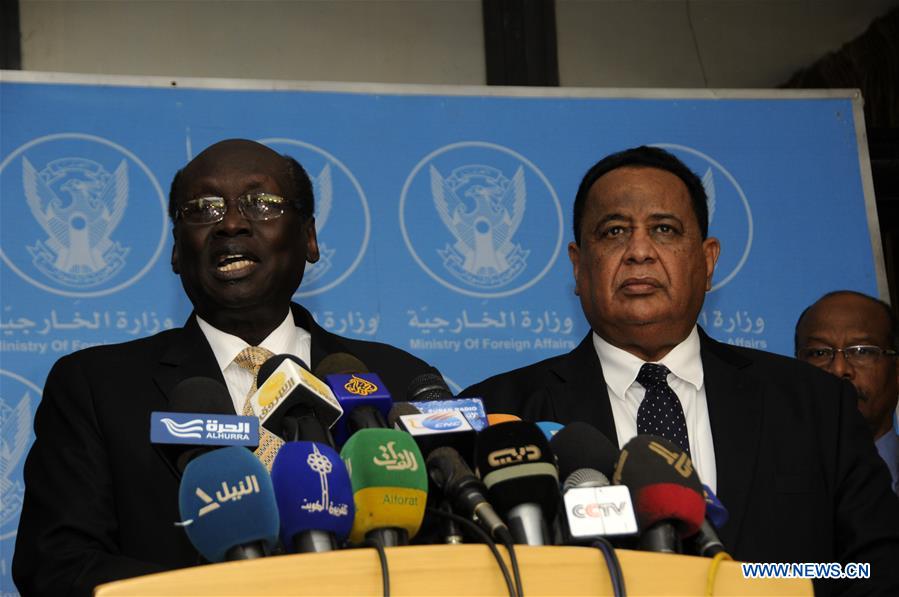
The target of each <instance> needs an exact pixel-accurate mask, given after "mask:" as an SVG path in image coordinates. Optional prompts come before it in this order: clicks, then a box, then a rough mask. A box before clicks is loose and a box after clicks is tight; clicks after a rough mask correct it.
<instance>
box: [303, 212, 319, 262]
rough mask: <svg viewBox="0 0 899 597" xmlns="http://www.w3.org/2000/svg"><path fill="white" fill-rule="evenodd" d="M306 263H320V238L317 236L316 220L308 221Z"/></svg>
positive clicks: (310, 219)
mask: <svg viewBox="0 0 899 597" xmlns="http://www.w3.org/2000/svg"><path fill="white" fill-rule="evenodd" d="M305 226H306V261H307V262H309V263H315V262H316V261H318V257H319V255H318V237H316V235H315V218H309V219H308V220H307V221H306V224H305Z"/></svg>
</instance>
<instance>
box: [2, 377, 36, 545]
mask: <svg viewBox="0 0 899 597" xmlns="http://www.w3.org/2000/svg"><path fill="white" fill-rule="evenodd" d="M40 395H41V391H40V388H38V387H37V386H35V385H34V384H32V383H31V382H29V381H27V380H26V379H24V378H22V377H19V376H18V375H16V374H15V373H11V372H8V371H5V370H2V369H0V540H4V539H6V538H8V537H11V536H13V535H15V530H16V526H17V522H18V519H19V512H21V510H22V499H23V496H24V494H25V485H24V484H23V483H22V463H23V461H24V458H25V452H26V451H27V449H28V446H29V444H30V440H31V413H32V409H33V408H34V406H35V405H36V403H37V401H38V399H39V397H40Z"/></svg>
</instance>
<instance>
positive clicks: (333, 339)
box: [290, 303, 352, 373]
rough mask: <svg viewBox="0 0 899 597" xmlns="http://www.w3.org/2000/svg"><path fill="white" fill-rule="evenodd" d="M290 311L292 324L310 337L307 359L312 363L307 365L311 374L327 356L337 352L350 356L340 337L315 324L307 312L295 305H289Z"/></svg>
mask: <svg viewBox="0 0 899 597" xmlns="http://www.w3.org/2000/svg"><path fill="white" fill-rule="evenodd" d="M290 310H291V312H292V313H293V321H294V323H295V324H296V325H298V326H299V327H301V328H303V329H304V330H306V331H308V332H309V335H310V336H312V343H311V344H312V345H311V347H310V348H309V352H310V355H309V359H310V360H311V361H312V362H311V363H309V368H310V369H311V370H312V372H313V373H314V372H315V370H316V368H317V367H318V364H319V363H320V362H321V361H322V359H324V358H325V357H326V356H328V355H329V354H334V353H337V352H346V353H350V354H352V352H351V351H350V350H349V349H348V348H347V347H346V346H344V344H343V343H342V342H341V341H340V336H336V335H334V334H332V333H331V332H329V331H327V330H326V329H324V328H323V327H321V326H320V325H318V324H317V323H315V319H313V318H312V314H311V313H309V311H307V310H306V309H304V308H303V307H301V306H300V305H298V304H296V303H291V304H290Z"/></svg>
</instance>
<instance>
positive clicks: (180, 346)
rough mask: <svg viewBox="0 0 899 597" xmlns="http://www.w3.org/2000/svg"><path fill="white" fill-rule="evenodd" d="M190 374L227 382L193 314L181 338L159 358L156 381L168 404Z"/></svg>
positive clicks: (154, 376) (155, 374)
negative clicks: (178, 386) (175, 390)
mask: <svg viewBox="0 0 899 597" xmlns="http://www.w3.org/2000/svg"><path fill="white" fill-rule="evenodd" d="M189 377H209V378H212V379H215V380H216V381H218V382H219V383H221V384H222V385H225V378H224V377H222V372H221V370H220V369H219V366H218V363H217V362H216V360H215V355H214V354H213V352H212V348H210V346H209V342H207V341H206V337H205V336H204V335H203V332H202V331H201V330H200V326H199V325H197V320H196V318H195V317H194V316H193V315H191V316H190V319H188V320H187V323H186V324H185V325H184V328H183V329H182V334H181V336H180V337H179V339H178V341H176V342H173V343H172V344H171V346H169V348H168V350H166V352H165V353H164V354H163V355H162V357H161V358H160V359H159V366H158V367H157V368H156V372H155V373H154V375H153V381H154V382H155V383H156V386H157V387H158V388H159V390H160V391H161V392H162V394H163V395H164V396H165V398H166V403H168V401H169V400H170V399H171V395H172V390H174V388H175V386H177V385H178V383H179V382H181V381H183V380H185V379H187V378H189Z"/></svg>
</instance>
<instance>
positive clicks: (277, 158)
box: [13, 139, 435, 595]
mask: <svg viewBox="0 0 899 597" xmlns="http://www.w3.org/2000/svg"><path fill="white" fill-rule="evenodd" d="M313 213H314V211H313V196H312V185H311V182H310V180H309V177H308V175H307V174H306V172H305V171H304V170H303V168H302V166H300V164H299V163H297V162H296V161H295V160H293V159H292V158H288V157H286V156H281V155H278V154H277V153H276V152H274V151H272V150H271V149H269V148H268V147H265V146H263V145H260V144H258V143H254V142H252V141H246V140H239V139H232V140H228V141H222V142H220V143H216V144H215V145H212V146H211V147H209V148H207V149H206V150H204V151H203V152H202V153H200V154H199V155H198V156H197V157H196V158H194V159H193V160H192V161H191V162H190V163H189V164H187V166H185V167H184V169H182V170H181V171H179V172H178V173H177V174H176V175H175V178H174V180H173V182H172V187H171V191H170V196H169V215H170V216H171V218H172V222H173V236H174V246H173V250H172V261H171V263H172V270H173V271H174V272H175V273H176V274H178V275H179V276H180V277H181V283H182V285H183V287H184V290H185V292H186V293H187V296H188V298H189V299H190V301H191V303H192V304H193V307H194V312H193V313H192V314H191V316H190V317H189V318H188V320H187V322H186V323H185V325H184V327H183V328H180V329H175V330H169V331H165V332H162V333H160V334H157V335H155V336H152V337H150V338H144V339H141V340H136V341H133V342H128V343H125V344H118V345H114V346H101V347H97V348H91V349H88V350H84V351H80V352H77V353H74V354H72V355H68V356H65V357H63V358H61V359H60V360H59V361H58V362H57V363H56V365H55V366H54V367H53V370H52V371H51V372H50V374H49V376H48V378H47V382H46V385H45V388H44V394H43V398H42V400H41V403H40V406H39V407H38V410H37V413H36V415H35V435H36V440H35V443H34V446H33V447H32V450H31V452H30V454H29V456H28V459H27V461H26V464H25V471H24V477H25V484H26V492H25V503H24V506H23V509H22V517H21V520H20V523H19V530H18V537H17V543H16V552H15V557H14V560H13V577H14V580H15V582H16V585H17V586H18V587H19V589H20V591H21V592H22V594H25V595H88V594H90V593H91V591H92V589H93V588H94V587H95V586H96V585H97V584H100V583H104V582H109V581H111V580H115V579H120V578H127V577H131V576H137V575H141V574H148V573H152V572H160V571H163V570H166V569H171V568H177V567H183V566H189V565H191V564H196V563H198V556H197V552H196V550H195V549H194V548H193V547H192V546H191V544H190V543H189V541H188V539H187V536H186V534H185V533H184V531H183V529H181V528H179V527H177V526H175V524H174V523H175V522H176V521H178V520H180V518H179V514H178V486H179V479H178V478H177V477H176V475H175V474H174V473H173V472H172V470H171V469H170V467H169V466H168V464H167V463H166V461H165V460H164V459H163V456H162V455H161V453H159V452H157V451H156V450H154V449H153V447H152V446H151V444H150V441H149V420H150V412H151V411H154V410H155V411H165V410H170V409H169V408H167V406H168V405H169V400H170V398H171V395H172V392H173V390H174V388H175V387H176V386H177V385H178V383H179V382H181V381H183V380H185V379H188V378H191V377H208V378H212V379H215V380H218V381H219V382H221V383H222V384H224V385H225V386H226V387H227V389H228V394H229V395H230V398H231V401H232V402H233V408H234V412H236V413H239V414H249V413H248V412H247V411H246V409H245V404H246V401H247V397H248V396H249V393H250V391H251V389H252V387H253V385H254V377H255V375H254V371H253V368H254V366H256V367H257V368H256V370H258V363H256V362H255V361H256V360H258V359H256V357H257V356H259V355H260V354H261V356H262V358H264V357H265V356H266V355H271V354H283V353H289V354H293V355H295V356H297V357H299V358H300V359H302V360H303V361H304V362H305V363H307V364H308V365H309V367H310V369H312V370H313V371H314V370H315V368H316V367H317V366H318V364H319V362H320V361H321V360H322V359H323V358H324V357H325V356H327V355H329V354H334V353H349V354H352V355H354V356H356V357H357V358H358V359H359V360H361V361H362V362H363V363H365V364H366V365H367V366H368V368H369V369H370V370H371V371H374V372H376V373H378V374H379V375H380V377H381V379H382V380H383V381H384V383H385V384H386V385H387V387H388V389H389V390H390V392H391V393H392V394H393V395H394V396H397V395H404V394H405V391H406V389H407V387H408V386H409V382H410V381H411V380H412V379H413V378H414V377H416V376H417V375H419V374H421V373H433V372H435V370H434V369H433V368H432V367H430V366H428V365H427V364H426V363H424V362H423V361H421V360H419V359H417V358H415V357H413V356H412V355H410V354H408V353H406V352H403V351H401V350H399V349H397V348H393V347H391V346H387V345H385V344H378V343H374V342H364V341H360V340H352V339H349V338H343V337H340V336H336V335H334V334H331V333H329V332H327V331H326V330H324V329H322V328H321V327H320V326H318V325H317V324H316V323H315V321H313V319H312V316H311V315H310V314H309V312H308V311H307V310H306V309H304V308H303V307H301V306H299V305H297V304H294V303H292V302H291V297H292V296H293V294H294V292H295V291H296V289H297V288H298V287H299V285H300V282H301V281H302V278H303V272H304V269H305V266H306V263H307V262H308V263H314V262H315V261H317V260H318V257H319V251H318V241H317V239H316V234H315V221H314V219H313ZM261 349H264V352H263V351H262V350H261ZM241 354H247V355H250V354H252V355H253V356H252V358H240V355H241ZM251 361H252V362H251ZM248 363H249V365H250V366H249V368H248V367H247V364H248ZM269 439H270V440H272V441H275V442H277V441H278V440H277V438H269ZM263 441H265V440H263ZM267 445H271V444H267ZM261 447H262V446H261ZM276 450H277V444H275V447H274V449H273V451H276ZM257 454H258V455H260V459H261V460H263V462H266V459H265V454H266V452H263V453H260V452H258V451H257ZM273 455H274V454H270V456H272V457H273Z"/></svg>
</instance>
